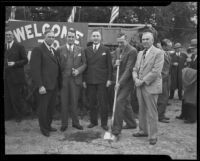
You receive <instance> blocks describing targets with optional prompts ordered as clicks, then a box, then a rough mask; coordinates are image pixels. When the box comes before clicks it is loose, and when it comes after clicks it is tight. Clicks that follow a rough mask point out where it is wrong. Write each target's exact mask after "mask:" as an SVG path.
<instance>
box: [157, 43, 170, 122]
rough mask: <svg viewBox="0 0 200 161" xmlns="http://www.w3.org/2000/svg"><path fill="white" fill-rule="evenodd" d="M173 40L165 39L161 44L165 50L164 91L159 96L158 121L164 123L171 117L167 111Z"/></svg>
mask: <svg viewBox="0 0 200 161" xmlns="http://www.w3.org/2000/svg"><path fill="white" fill-rule="evenodd" d="M170 44H171V41H170V40H169V39H164V40H162V41H161V46H162V49H163V51H164V65H163V69H162V73H161V74H162V93H161V94H159V96H158V102H157V105H158V121H159V122H163V123H169V118H168V117H166V116H165V111H166V107H167V103H168V98H169V89H168V87H169V85H168V84H169V77H170V67H171V57H170V55H169V49H170Z"/></svg>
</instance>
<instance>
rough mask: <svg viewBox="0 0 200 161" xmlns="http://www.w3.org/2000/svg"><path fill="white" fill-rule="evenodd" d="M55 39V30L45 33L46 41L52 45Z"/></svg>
mask: <svg viewBox="0 0 200 161" xmlns="http://www.w3.org/2000/svg"><path fill="white" fill-rule="evenodd" d="M54 40H55V34H54V33H53V32H49V33H47V34H46V35H45V42H46V43H47V44H48V45H49V46H51V45H52V44H53V42H54Z"/></svg>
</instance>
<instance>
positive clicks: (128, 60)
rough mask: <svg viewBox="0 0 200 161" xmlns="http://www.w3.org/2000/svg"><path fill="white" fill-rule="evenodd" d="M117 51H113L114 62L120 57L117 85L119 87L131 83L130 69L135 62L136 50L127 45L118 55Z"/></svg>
mask: <svg viewBox="0 0 200 161" xmlns="http://www.w3.org/2000/svg"><path fill="white" fill-rule="evenodd" d="M118 51H119V49H118V50H116V51H115V54H114V55H115V58H114V61H116V59H120V55H121V59H120V60H121V63H120V68H119V69H120V70H119V83H120V85H125V84H127V83H128V82H130V81H131V82H132V69H133V67H134V65H135V62H136V60H137V50H136V49H135V48H134V47H132V46H131V45H129V44H128V45H127V46H126V47H125V49H124V50H123V52H122V53H119V52H118Z"/></svg>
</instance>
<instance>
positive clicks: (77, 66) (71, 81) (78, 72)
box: [58, 28, 86, 132]
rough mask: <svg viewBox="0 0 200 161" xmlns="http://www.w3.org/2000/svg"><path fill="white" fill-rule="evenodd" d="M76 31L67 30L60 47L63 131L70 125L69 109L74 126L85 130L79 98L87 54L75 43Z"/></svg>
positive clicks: (72, 29)
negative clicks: (79, 115)
mask: <svg viewBox="0 0 200 161" xmlns="http://www.w3.org/2000/svg"><path fill="white" fill-rule="evenodd" d="M75 36H76V31H75V30H74V28H70V29H69V30H68V32H67V37H66V39H67V43H66V44H65V45H63V46H61V47H60V48H58V52H59V55H60V62H61V71H62V89H61V105H62V110H61V120H62V126H61V128H60V130H61V131H62V132H63V131H65V130H66V129H67V127H68V115H69V109H70V111H71V117H72V126H73V127H75V128H77V129H79V130H83V127H82V126H81V125H80V123H79V120H78V113H77V112H78V111H77V106H78V99H79V95H80V90H81V86H82V73H83V71H84V70H85V68H86V59H85V54H84V52H83V50H82V49H81V47H78V46H77V45H75V44H74V42H75Z"/></svg>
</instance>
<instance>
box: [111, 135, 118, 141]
mask: <svg viewBox="0 0 200 161" xmlns="http://www.w3.org/2000/svg"><path fill="white" fill-rule="evenodd" d="M110 141H112V142H117V141H119V135H114V134H112V136H111V138H110Z"/></svg>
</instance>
